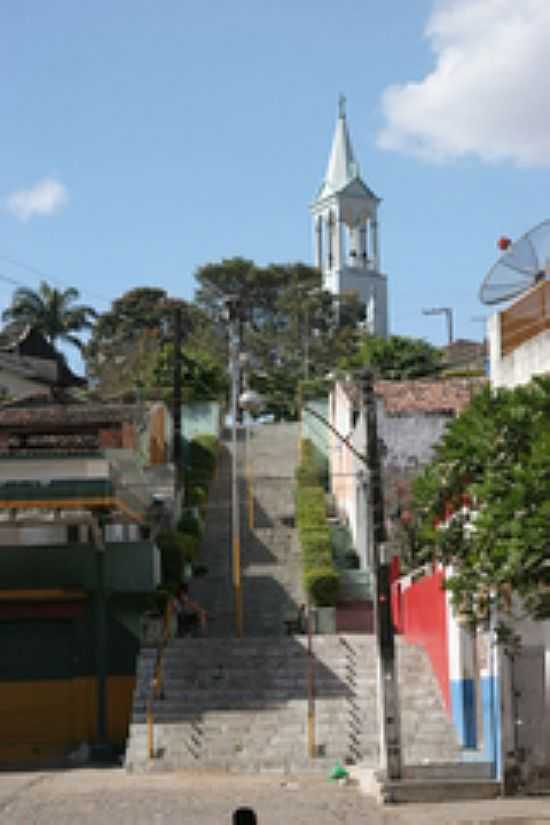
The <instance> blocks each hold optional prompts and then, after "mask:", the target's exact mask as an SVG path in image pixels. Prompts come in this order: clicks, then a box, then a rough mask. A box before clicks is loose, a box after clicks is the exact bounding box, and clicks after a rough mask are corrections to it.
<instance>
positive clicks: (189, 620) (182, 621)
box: [174, 584, 208, 636]
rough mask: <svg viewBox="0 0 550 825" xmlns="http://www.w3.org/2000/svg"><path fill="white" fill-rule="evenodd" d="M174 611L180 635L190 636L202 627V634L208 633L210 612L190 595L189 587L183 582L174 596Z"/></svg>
mask: <svg viewBox="0 0 550 825" xmlns="http://www.w3.org/2000/svg"><path fill="white" fill-rule="evenodd" d="M174 611H175V612H176V615H177V618H178V636H188V635H189V634H191V633H192V632H193V631H194V630H195V629H196V628H198V627H200V631H201V636H207V635H208V628H207V619H208V614H207V613H206V610H204V609H203V608H202V607H201V606H200V604H198V602H195V601H193V599H191V598H190V597H189V588H188V587H187V585H186V584H181V585H180V586H179V588H178V591H177V593H176V596H175V598H174Z"/></svg>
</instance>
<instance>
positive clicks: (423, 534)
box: [413, 378, 550, 620]
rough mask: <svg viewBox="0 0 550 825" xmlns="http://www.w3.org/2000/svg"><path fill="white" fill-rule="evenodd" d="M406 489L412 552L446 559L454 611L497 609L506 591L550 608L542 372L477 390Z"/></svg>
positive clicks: (549, 492)
mask: <svg viewBox="0 0 550 825" xmlns="http://www.w3.org/2000/svg"><path fill="white" fill-rule="evenodd" d="M413 489H414V509H415V520H416V525H417V530H418V538H419V544H420V546H421V547H422V553H421V558H431V557H434V556H435V557H437V558H440V559H442V560H443V561H444V562H445V563H450V564H453V567H454V570H455V571H456V572H455V574H454V575H453V577H452V579H451V580H450V581H449V589H450V591H451V593H452V596H453V601H454V603H455V605H456V606H457V607H458V608H459V609H460V611H461V612H462V613H463V614H465V615H470V616H471V618H472V620H480V619H482V618H484V616H486V614H487V607H488V604H489V601H490V600H491V601H494V602H495V603H496V604H497V606H498V607H499V608H500V609H501V610H504V611H505V610H507V609H509V608H510V592H513V593H514V594H516V595H517V596H518V597H519V599H520V600H521V603H522V607H523V609H524V610H525V611H526V613H527V614H528V615H530V616H531V617H532V618H535V619H540V618H545V617H550V597H549V594H550V531H549V529H548V524H549V523H550V379H548V378H537V379H534V380H533V381H532V382H531V383H530V384H529V385H527V386H524V387H517V388H515V389H514V390H498V391H496V392H495V391H493V392H491V391H490V390H489V389H487V390H486V391H484V392H481V393H480V394H478V395H477V396H476V397H475V398H474V400H473V401H472V403H471V405H470V406H469V408H468V409H467V410H466V411H465V412H464V413H463V414H462V415H461V416H459V417H458V418H457V419H455V420H454V421H453V422H452V423H451V425H450V426H449V427H448V429H447V431H446V433H445V435H444V436H443V438H442V440H441V442H440V444H439V445H438V447H437V448H436V455H435V459H434V461H433V462H432V464H431V465H430V466H429V467H428V468H427V469H426V470H425V472H424V473H423V474H422V475H421V476H420V477H419V478H418V479H417V481H416V482H415V485H414V488H413ZM438 525H439V526H438Z"/></svg>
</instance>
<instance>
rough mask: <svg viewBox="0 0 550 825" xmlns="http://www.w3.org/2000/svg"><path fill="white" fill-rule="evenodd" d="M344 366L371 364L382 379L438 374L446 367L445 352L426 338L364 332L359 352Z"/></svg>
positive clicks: (354, 367)
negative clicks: (443, 361) (382, 335)
mask: <svg viewBox="0 0 550 825" xmlns="http://www.w3.org/2000/svg"><path fill="white" fill-rule="evenodd" d="M340 366H341V367H342V368H344V369H358V368H359V367H365V366H368V367H370V368H371V369H372V370H373V372H374V374H375V375H376V376H377V377H378V378H387V379H389V380H394V381H402V380H405V379H409V378H422V377H423V376H428V375H431V376H433V375H435V374H436V373H438V372H439V371H440V369H441V368H442V355H441V352H440V350H438V349H437V347H434V346H432V344H429V343H428V342H427V341H424V339H422V338H409V337H407V336H403V335H391V336H390V337H389V338H379V337H378V336H375V335H364V336H363V337H362V338H361V340H360V342H359V345H358V349H357V352H356V353H355V354H354V355H353V357H352V358H351V359H348V360H344V361H342V362H341V363H340Z"/></svg>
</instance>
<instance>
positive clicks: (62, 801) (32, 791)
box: [0, 768, 380, 825]
mask: <svg viewBox="0 0 550 825" xmlns="http://www.w3.org/2000/svg"><path fill="white" fill-rule="evenodd" d="M239 806H249V807H252V808H254V810H255V811H256V813H257V815H258V825H287V823H288V825H335V823H339V825H359V823H361V825H365V823H374V825H377V823H379V822H380V815H379V813H378V811H377V808H376V805H375V804H374V803H373V802H371V801H370V800H368V799H366V798H365V797H363V796H361V795H360V793H359V792H358V790H357V788H356V787H353V786H345V787H342V786H339V785H338V784H335V783H332V782H329V781H327V780H326V779H324V778H320V777H318V776H302V777H286V776H283V775H280V774H262V775H260V776H242V775H239V776H237V775H228V774H212V773H191V772H181V773H174V774H157V775H151V774H148V775H131V774H127V773H126V772H125V771H123V770H121V769H108V768H106V769H80V770H73V771H65V772H63V771H52V772H43V773H34V774H30V773H27V774H16V773H11V774H0V823H1V824H2V825H4V823H6V825H7V823H9V825H69V823H70V825H92V823H94V825H96V823H97V825H108V823H113V825H176V823H177V825H226V823H227V824H228V825H230V823H231V818H232V812H233V811H234V810H235V808H237V807H239Z"/></svg>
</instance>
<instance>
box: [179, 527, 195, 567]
mask: <svg viewBox="0 0 550 825" xmlns="http://www.w3.org/2000/svg"><path fill="white" fill-rule="evenodd" d="M179 535H181V537H182V550H183V558H184V560H185V561H187V562H189V563H191V564H193V563H194V562H196V561H197V559H198V557H199V547H200V539H199V537H198V536H193V535H192V534H191V533H180V534H179Z"/></svg>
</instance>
